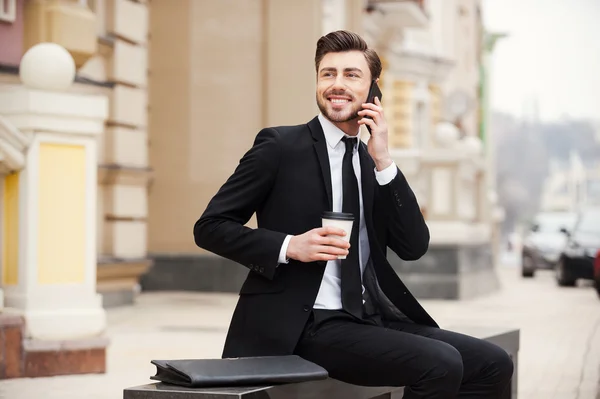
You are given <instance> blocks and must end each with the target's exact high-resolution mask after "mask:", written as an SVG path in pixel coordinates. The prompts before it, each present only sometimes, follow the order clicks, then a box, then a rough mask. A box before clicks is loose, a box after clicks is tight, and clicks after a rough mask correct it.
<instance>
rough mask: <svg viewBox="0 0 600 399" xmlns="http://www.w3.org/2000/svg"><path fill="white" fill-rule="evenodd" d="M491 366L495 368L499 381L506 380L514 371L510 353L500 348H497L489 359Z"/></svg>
mask: <svg viewBox="0 0 600 399" xmlns="http://www.w3.org/2000/svg"><path fill="white" fill-rule="evenodd" d="M491 364H492V367H493V368H494V369H495V371H496V374H497V376H498V380H499V382H508V381H509V380H510V379H511V378H512V376H513V371H514V368H515V366H514V363H513V361H512V359H511V357H510V355H509V354H508V353H507V352H506V351H505V350H504V349H502V348H498V350H497V351H496V353H495V354H494V356H492V359H491Z"/></svg>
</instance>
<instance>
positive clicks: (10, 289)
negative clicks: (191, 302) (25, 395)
mask: <svg viewBox="0 0 600 399" xmlns="http://www.w3.org/2000/svg"><path fill="white" fill-rule="evenodd" d="M20 73H21V80H22V82H23V85H22V86H13V87H9V86H6V87H3V88H2V90H1V91H0V115H2V116H3V117H4V119H5V120H6V121H8V123H10V124H11V125H12V126H13V127H14V128H15V129H16V130H17V131H18V132H20V133H19V137H20V138H21V139H22V141H21V143H23V142H25V146H24V147H25V148H24V149H23V154H24V157H25V159H24V167H23V168H22V169H21V170H18V171H14V170H11V171H10V173H9V174H7V175H6V176H5V177H4V179H3V180H4V182H3V183H4V184H3V185H2V186H3V200H4V204H3V210H4V212H3V213H4V214H3V217H2V221H3V227H4V228H3V232H4V233H5V234H4V237H3V269H4V270H3V286H4V290H5V292H4V294H5V306H6V308H5V309H4V312H5V313H14V314H19V315H22V316H23V317H24V320H25V330H24V345H23V352H22V362H21V364H22V365H23V370H22V376H25V377H36V376H42V375H56V374H73V373H81V372H104V370H105V347H106V345H107V343H106V340H104V339H103V338H102V334H103V332H104V330H105V327H106V315H105V312H104V310H103V308H102V300H101V297H100V295H99V294H97V293H96V201H97V198H96V189H97V161H96V157H97V149H96V140H97V137H98V136H99V135H100V134H101V133H102V131H103V130H104V121H105V120H106V118H107V113H108V104H107V99H106V98H105V97H103V96H97V95H81V94H73V93H69V92H68V89H69V87H70V85H71V83H72V82H73V78H74V75H75V63H74V61H73V58H72V57H71V55H70V54H69V53H68V52H67V51H66V50H65V49H64V48H63V47H61V46H59V45H57V44H54V43H43V44H39V45H36V46H34V47H32V48H31V49H30V50H29V51H28V52H27V53H26V54H25V55H24V57H23V59H22V61H21V67H20ZM57 352H58V353H60V352H68V355H66V356H57Z"/></svg>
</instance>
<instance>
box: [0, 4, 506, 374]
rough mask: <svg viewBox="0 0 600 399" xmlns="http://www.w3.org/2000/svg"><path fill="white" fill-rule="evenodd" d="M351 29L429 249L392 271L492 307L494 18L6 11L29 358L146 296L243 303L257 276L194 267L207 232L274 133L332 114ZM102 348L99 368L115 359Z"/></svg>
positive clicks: (200, 9)
mask: <svg viewBox="0 0 600 399" xmlns="http://www.w3.org/2000/svg"><path fill="white" fill-rule="evenodd" d="M336 29H348V30H352V31H356V32H358V33H361V34H363V35H364V37H365V38H366V39H367V41H368V42H369V43H370V45H371V46H373V47H374V48H376V49H377V51H378V52H379V54H380V56H381V58H382V60H383V64H384V71H383V75H382V79H381V87H382V90H383V93H384V101H383V103H384V107H385V111H386V115H388V119H389V125H390V143H391V146H392V150H393V153H394V157H395V160H396V162H397V163H398V164H399V165H400V167H401V168H402V170H403V171H404V173H405V174H406V176H407V178H408V179H409V181H410V183H411V185H412V186H413V187H414V189H415V191H416V193H417V195H418V197H419V201H420V203H421V204H422V207H423V209H422V211H423V213H424V215H425V216H426V219H427V221H428V224H429V225H430V229H431V233H432V245H431V249H430V251H429V252H430V253H429V254H428V255H427V256H426V257H424V258H423V259H422V260H421V261H419V262H417V263H414V262H402V261H400V260H399V259H397V258H393V256H392V257H391V259H390V260H391V261H392V263H393V264H394V267H395V268H396V270H397V271H398V273H399V274H400V275H401V276H402V278H404V279H405V280H406V281H407V283H408V285H409V286H411V288H412V289H413V290H414V291H415V293H416V294H417V296H420V297H440V298H458V297H465V296H473V295H478V294H480V293H481V292H482V291H488V292H489V291H490V290H493V288H494V287H495V285H494V284H495V282H494V278H493V276H492V274H493V273H492V271H493V270H492V269H493V259H492V258H491V257H490V255H489V248H490V246H491V241H492V238H491V237H492V233H491V223H492V222H491V219H490V205H489V202H490V201H489V199H488V195H487V188H486V187H487V186H486V184H485V179H486V166H485V165H486V162H485V159H484V158H485V153H484V152H483V150H482V144H481V141H480V140H479V139H478V130H479V125H480V123H481V117H480V114H481V98H480V97H481V90H480V89H481V88H480V74H479V70H480V67H481V53H480V52H481V47H482V44H481V40H482V35H483V33H482V32H483V30H482V22H481V12H480V4H479V0H428V1H423V0H302V1H296V0H243V1H240V0H220V1H198V0H177V2H174V1H173V0H151V1H150V0H80V1H74V0H8V1H4V2H3V5H2V6H0V154H1V155H2V158H1V159H0V164H1V166H2V168H1V169H2V179H1V180H2V182H1V184H0V188H1V191H2V206H1V207H0V208H1V209H2V226H3V228H2V264H1V269H2V276H3V277H2V288H3V290H4V294H3V298H4V300H5V301H4V302H5V310H4V313H10V312H11V309H17V310H19V309H20V313H21V314H25V319H26V320H25V322H26V323H28V327H26V329H25V333H24V334H25V335H26V336H27V337H29V338H31V339H37V340H44V339H51V340H52V339H55V340H56V339H62V338H64V337H68V338H70V339H72V338H77V337H76V335H77V334H80V335H81V336H84V335H85V336H87V337H88V338H89V337H90V336H93V337H101V336H102V330H103V325H104V321H103V320H104V319H103V317H104V316H103V311H102V307H108V306H115V305H119V304H125V303H132V302H133V301H134V297H135V295H136V293H138V292H139V291H140V290H165V289H177V290H181V289H189V290H208V291H237V289H238V288H239V286H240V284H241V283H242V281H243V280H244V278H245V276H246V273H247V271H246V270H245V269H244V268H241V267H239V266H237V265H234V264H232V263H231V262H228V261H226V260H224V259H222V258H219V257H217V256H215V255H213V254H210V253H207V252H205V251H203V250H201V249H199V248H197V247H196V246H195V244H194V242H193V237H192V227H193V224H194V222H195V221H196V220H197V218H198V217H199V216H200V214H201V213H202V212H203V210H204V208H205V207H206V205H207V203H208V201H209V200H210V198H211V197H212V196H213V195H214V194H215V192H216V191H217V190H218V188H219V187H220V185H221V184H222V183H223V182H224V180H225V179H226V178H227V177H228V176H229V175H230V174H231V173H232V172H233V170H234V169H235V167H236V165H237V163H238V161H239V159H240V158H241V157H242V156H243V154H244V152H245V151H246V150H247V149H248V148H249V147H250V146H251V144H252V142H253V140H254V137H255V135H256V134H257V133H258V131H259V130H260V129H261V128H263V127H265V126H274V125H282V124H300V123H305V122H307V121H309V120H310V119H312V118H313V117H314V116H315V115H316V114H317V112H318V109H317V106H316V104H315V100H314V95H315V69H314V68H315V67H314V51H315V44H316V41H317V39H318V38H319V37H320V36H321V35H323V34H326V33H328V32H330V31H333V30H336ZM47 43H54V45H47ZM30 50H31V51H30ZM64 50H66V51H64ZM34 61H35V62H34ZM50 64H52V65H53V66H55V67H56V68H54V69H53V68H49V67H48V68H45V69H44V68H41V67H39V65H48V66H50ZM36 65H38V66H36ZM52 71H54V72H52ZM53 73H54V75H53ZM61 79H63V80H64V79H66V80H64V82H65V83H64V84H62V85H57V84H56V82H58V81H61ZM69 79H70V80H69ZM53 82H54V83H53ZM21 98H29V99H37V100H36V101H38V102H34V103H35V104H36V105H35V106H33V105H31V104H34V103H32V102H27V101H21V102H19V101H20V99H21ZM16 104H17V105H18V106H17V105H16ZM38 105H39V107H38ZM19 106H21V107H22V108H18V107H19ZM22 115H28V117H27V118H24V117H23V116H22ZM365 136H367V134H366V131H365ZM366 139H368V137H367V138H366ZM40 140H41V141H40ZM44 140H46V141H44ZM47 142H50V144H48V145H45V144H43V143H47ZM39 143H42V144H39ZM40 145H41V147H40ZM38 147H39V148H41V150H40V149H38ZM44 162H46V163H44ZM40 165H46V166H44V167H41V166H40ZM32 182H35V183H32ZM32 187H33V188H32ZM35 190H38V191H35ZM36 193H37V194H39V195H36ZM90 215H93V220H92V219H90ZM79 221H85V222H81V223H80V222H79ZM36 223H37V224H36ZM249 225H251V226H254V225H255V221H254V219H252V220H251V221H250V222H249ZM28 234H29V235H28ZM30 236H31V237H34V236H35V240H34V239H33V238H31V237H30ZM15 237H18V239H16V238H15ZM56 248H62V249H61V250H60V251H59V250H56ZM44 251H45V252H44ZM40 254H42V255H40ZM65 254H67V255H65ZM486 263H487V264H488V267H484V266H483V264H486ZM490 264H491V265H492V266H489V265H490ZM471 272H473V273H471ZM423 273H424V274H423ZM490 273H492V274H490ZM476 275H477V276H479V277H481V276H484V275H485V276H488V275H489V276H488V277H489V278H488V277H486V278H485V279H481V278H479V277H477V276H476ZM35 276H37V277H35ZM77 284H79V286H78V287H79V288H77V289H75V288H73V287H75V286H77ZM42 286H43V290H45V291H44V292H46V294H45V295H46V296H45V297H43V298H42V297H39V298H37V297H36V295H37V294H35V292H38V291H36V290H37V289H38V288H40V287H42ZM475 286H477V289H473V288H472V287H475ZM36 287H37V288H36ZM66 287H70V288H68V289H67V288H66ZM469 287H471V288H469ZM69 289H72V291H73V292H71V291H69ZM53 290H54V291H53ZM56 292H60V293H61V294H60V295H56V294H53V293H56ZM65 292H66V294H64V295H66V296H64V298H63V296H61V295H62V293H65ZM96 292H98V293H100V295H97V294H96ZM53 295H54V296H53ZM0 296H2V295H0ZM30 297H31V298H34V297H35V298H37V299H36V300H33V299H31V298H30ZM23 298H30V299H31V300H27V301H24V300H23ZM48 298H54V299H56V303H55V305H53V306H54V307H53V308H52V309H50V310H48V309H46V308H44V306H43V304H44V303H45V302H44V301H48V300H49V299H48ZM36 301H37V302H36ZM32 303H33V304H35V303H38V305H35V306H34V307H33V308H31V306H33V305H31V306H30V304H32ZM52 303H54V302H52ZM77 303H82V304H83V303H84V304H87V305H85V306H83V305H82V306H83V308H82V309H84V310H81V309H80V307H78V306H79V305H78V306H75V307H73V306H74V305H73V304H77ZM25 304H27V305H25ZM36 306H37V307H36ZM44 312H46V313H44ZM48 312H54V313H52V314H58V313H60V314H61V315H63V316H64V317H65V324H64V327H63V329H62V330H60V329H57V328H56V327H54V326H48V325H46V324H44V323H45V321H44V320H46V319H43V317H42V316H44V315H45V316H44V317H46V316H48V314H49V313H48ZM61 312H62V313H61ZM78 312H79V313H78ZM17 313H19V311H17V312H15V314H17ZM74 314H77V315H78V316H77V317H75V316H73V315H74ZM40 315H42V316H40ZM67 315H69V316H68V317H67ZM61 317H62V316H61ZM69 317H71V318H69ZM40 320H41V321H40ZM38 321H39V323H38ZM75 321H81V322H82V323H83V324H81V325H87V326H89V329H88V330H89V331H83V330H80V331H79V330H77V329H73V328H71V327H69V326H72V325H73V324H72V323H74V322H75ZM36 323H37V324H36ZM84 330H85V329H84ZM68 331H70V333H67V332H68ZM77 331H79V333H77ZM61 333H64V334H66V335H61ZM69 334H70V335H69ZM73 334H75V335H73ZM86 334H87V335H86ZM89 345H91V348H97V349H98V348H99V349H98V351H99V352H98V353H99V355H98V356H99V357H98V361H97V363H98V364H101V363H102V356H103V353H104V352H103V351H104V349H103V348H104V347H105V344H104V343H102V342H100V343H98V341H95V343H94V342H92V343H90V344H89ZM94 345H96V346H94ZM103 345H104V346H103ZM63 371H65V372H70V371H69V370H67V369H64V370H63ZM71 371H72V370H71ZM24 374H25V375H26V374H27V373H26V372H24Z"/></svg>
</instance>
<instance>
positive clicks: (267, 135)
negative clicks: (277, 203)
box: [194, 128, 286, 279]
mask: <svg viewBox="0 0 600 399" xmlns="http://www.w3.org/2000/svg"><path fill="white" fill-rule="evenodd" d="M280 157H281V148H280V144H279V133H278V132H277V131H276V130H275V129H271V128H269V129H263V130H261V131H260V132H259V133H258V135H257V136H256V139H255V141H254V144H253V146H252V148H250V150H248V152H247V153H246V154H244V156H243V157H242V159H241V160H240V162H239V164H238V166H237V168H236V169H235V171H234V173H233V174H232V175H231V176H230V177H229V179H228V180H227V181H226V182H225V184H224V185H223V186H222V187H221V188H220V189H219V191H218V192H217V194H216V195H215V196H214V197H213V198H212V199H211V201H210V202H209V204H208V206H207V208H206V210H205V211H204V213H203V214H202V216H201V217H200V219H199V220H198V221H197V222H196V223H195V225H194V240H195V242H196V245H198V246H199V247H200V248H204V249H206V250H208V251H210V252H213V253H215V254H217V255H220V256H222V257H224V258H227V259H230V260H232V261H234V262H238V263H240V264H242V265H244V266H246V267H248V268H249V269H250V270H252V271H254V272H256V273H259V274H261V275H263V276H264V277H266V278H269V279H272V278H273V276H274V275H275V269H276V267H277V264H278V258H279V251H280V250H281V246H282V244H283V241H284V240H285V237H286V234H284V233H280V232H276V231H272V230H268V229H264V228H260V227H259V228H256V229H252V228H249V227H247V226H245V224H246V223H247V222H248V220H250V218H251V217H252V215H253V214H254V212H256V210H257V209H259V208H260V206H261V204H262V203H263V201H264V200H265V198H266V197H267V195H268V193H269V192H270V190H271V186H272V185H273V182H274V180H275V177H276V174H277V170H278V167H279V162H280Z"/></svg>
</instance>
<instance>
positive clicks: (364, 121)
mask: <svg viewBox="0 0 600 399" xmlns="http://www.w3.org/2000/svg"><path fill="white" fill-rule="evenodd" d="M358 124H359V125H367V126H369V127H370V128H371V131H372V130H374V129H375V128H376V127H377V123H375V121H374V120H372V119H368V118H362V119H361V120H359V121H358Z"/></svg>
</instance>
